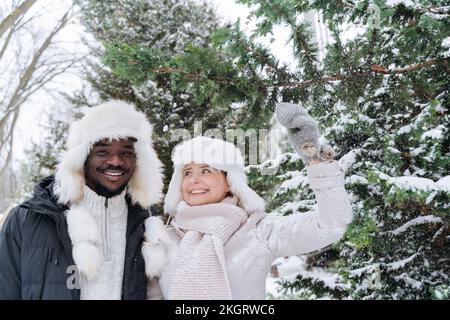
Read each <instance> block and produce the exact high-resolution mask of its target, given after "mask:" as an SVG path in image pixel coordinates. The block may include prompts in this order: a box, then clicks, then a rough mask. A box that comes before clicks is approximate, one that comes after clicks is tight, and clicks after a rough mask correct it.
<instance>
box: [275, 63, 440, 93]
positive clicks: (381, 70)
mask: <svg viewBox="0 0 450 320" xmlns="http://www.w3.org/2000/svg"><path fill="white" fill-rule="evenodd" d="M440 63H443V64H444V65H448V60H447V59H431V60H427V61H425V62H422V63H417V64H413V65H410V66H406V67H403V68H397V69H387V68H385V67H383V66H380V65H377V64H372V65H370V67H371V69H372V71H367V72H355V73H350V74H348V75H342V74H336V75H331V76H325V77H322V78H318V79H311V80H306V81H302V82H293V83H280V84H276V85H275V86H277V87H298V88H304V87H308V86H310V85H313V84H319V83H324V82H329V81H340V80H350V79H353V78H361V77H370V76H373V75H377V74H379V73H382V74H399V73H406V72H412V71H417V70H419V69H422V68H425V67H431V66H434V65H436V64H440Z"/></svg>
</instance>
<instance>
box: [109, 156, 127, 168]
mask: <svg viewBox="0 0 450 320" xmlns="http://www.w3.org/2000/svg"><path fill="white" fill-rule="evenodd" d="M107 163H108V164H109V165H112V166H115V167H119V166H121V165H123V160H122V157H120V156H119V155H117V154H113V155H111V156H110V157H109V158H108V160H107Z"/></svg>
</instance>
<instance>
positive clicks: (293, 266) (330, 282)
mask: <svg viewBox="0 0 450 320" xmlns="http://www.w3.org/2000/svg"><path fill="white" fill-rule="evenodd" d="M274 264H276V265H278V272H279V278H274V277H271V276H268V277H267V279H266V293H267V294H268V295H271V296H272V297H273V298H275V299H276V298H281V297H283V294H281V293H279V292H278V288H279V285H278V284H277V283H276V282H277V281H279V280H286V281H294V280H295V278H296V277H297V275H299V274H300V275H302V276H303V277H305V278H311V279H317V280H318V281H323V282H324V284H325V286H327V287H329V288H331V289H335V288H336V287H337V286H341V287H342V286H343V285H342V284H339V280H340V276H339V275H337V274H335V273H331V272H327V271H325V270H324V269H323V268H319V267H313V268H311V269H310V270H307V265H306V256H289V257H286V258H278V259H276V260H275V261H274V262H273V264H272V265H274Z"/></svg>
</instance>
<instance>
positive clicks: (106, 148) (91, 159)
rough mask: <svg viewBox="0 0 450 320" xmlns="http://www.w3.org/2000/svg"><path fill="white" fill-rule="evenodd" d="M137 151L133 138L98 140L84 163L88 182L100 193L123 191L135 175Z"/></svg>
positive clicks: (111, 193)
mask: <svg viewBox="0 0 450 320" xmlns="http://www.w3.org/2000/svg"><path fill="white" fill-rule="evenodd" d="M135 168H136V153H135V151H134V145H133V141H132V140H131V139H118V140H109V139H104V140H101V141H98V142H96V143H95V144H94V145H93V147H92V150H91V152H90V153H89V155H88V157H87V159H86V162H85V164H84V175H85V178H86V184H87V186H88V187H89V188H91V189H92V190H94V191H95V192H96V193H97V194H98V195H101V196H105V197H111V196H114V195H116V194H119V193H121V192H122V191H123V190H124V189H125V187H126V186H127V184H128V181H130V179H131V177H132V176H133V173H134V170H135Z"/></svg>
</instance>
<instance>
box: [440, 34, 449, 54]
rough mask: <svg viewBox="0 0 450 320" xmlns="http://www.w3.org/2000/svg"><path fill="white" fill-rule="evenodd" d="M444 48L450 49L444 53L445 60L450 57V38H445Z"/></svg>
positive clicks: (443, 41)
mask: <svg viewBox="0 0 450 320" xmlns="http://www.w3.org/2000/svg"><path fill="white" fill-rule="evenodd" d="M442 47H444V48H448V50H447V51H444V53H443V56H444V57H445V58H448V57H450V37H447V38H444V39H443V40H442Z"/></svg>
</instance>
